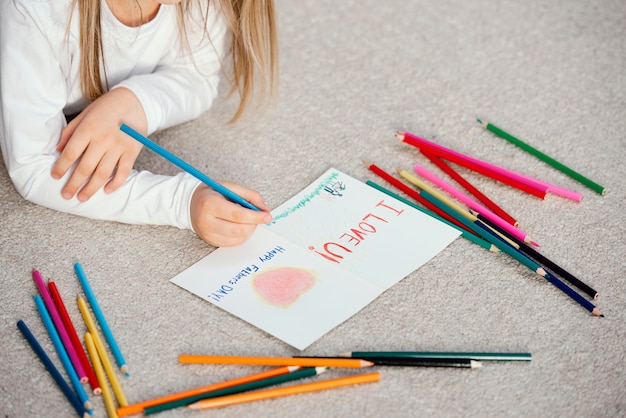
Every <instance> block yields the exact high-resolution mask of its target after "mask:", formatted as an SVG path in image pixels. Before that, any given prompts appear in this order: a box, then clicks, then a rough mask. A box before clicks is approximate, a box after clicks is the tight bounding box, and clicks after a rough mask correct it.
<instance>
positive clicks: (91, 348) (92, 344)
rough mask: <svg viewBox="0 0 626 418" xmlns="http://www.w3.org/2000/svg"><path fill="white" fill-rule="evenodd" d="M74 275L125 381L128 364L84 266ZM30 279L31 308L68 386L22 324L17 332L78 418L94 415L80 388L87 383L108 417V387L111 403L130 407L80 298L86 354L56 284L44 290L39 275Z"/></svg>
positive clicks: (111, 406) (112, 406) (112, 413)
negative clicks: (32, 289)
mask: <svg viewBox="0 0 626 418" xmlns="http://www.w3.org/2000/svg"><path fill="white" fill-rule="evenodd" d="M74 269H75V271H76V275H77V276H78V279H79V281H80V283H81V285H82V288H83V291H84V292H85V295H86V297H87V300H88V301H89V304H90V305H91V310H92V311H93V313H94V314H95V316H96V318H97V323H98V324H99V328H100V330H101V331H102V333H103V334H104V336H105V338H106V341H107V342H108V344H109V348H110V350H111V352H112V353H113V355H114V356H115V358H116V360H117V363H118V365H119V367H120V371H121V372H122V373H123V374H124V375H126V376H128V375H129V374H128V367H127V366H126V362H125V360H124V358H123V356H122V354H121V352H120V349H119V347H118V345H117V343H116V341H115V338H114V337H113V334H112V333H111V330H110V328H109V326H108V324H107V322H106V319H105V317H104V315H103V313H102V310H101V309H100V306H99V305H98V301H97V300H96V298H95V296H94V293H93V291H92V289H91V286H90V284H89V282H88V281H87V277H86V276H85V273H84V271H83V269H82V266H81V265H80V264H78V263H76V264H75V265H74ZM32 275H33V280H34V281H35V285H36V286H37V289H38V293H39V294H37V295H36V296H34V298H33V299H34V301H35V305H36V307H37V310H38V311H39V315H40V316H41V319H42V321H43V324H44V326H45V328H46V330H47V332H48V335H49V337H50V339H51V340H52V343H53V345H54V348H55V351H56V352H57V355H58V358H59V360H60V361H61V363H62V365H63V369H64V370H65V374H66V375H67V376H68V377H69V380H70V383H71V385H70V384H68V383H67V382H66V380H65V379H64V377H63V375H62V374H61V372H60V371H59V370H58V369H57V367H56V366H55V364H54V362H53V361H52V359H51V358H50V356H49V355H48V354H47V353H46V352H45V350H44V349H43V347H42V346H41V344H40V343H39V341H38V340H37V338H36V337H35V335H34V334H33V333H32V332H31V330H30V328H29V327H28V326H27V325H26V323H25V322H24V321H23V320H20V321H18V322H17V327H18V329H19V330H20V331H21V333H22V335H23V336H24V338H25V339H26V341H27V342H28V343H29V345H30V346H31V348H32V349H33V351H34V352H35V354H36V355H37V357H39V359H40V360H41V362H42V363H43V365H44V366H45V368H46V369H47V370H48V372H49V373H50V375H51V376H52V378H53V379H54V381H55V383H56V384H57V386H58V387H59V389H60V390H61V391H62V392H63V394H64V396H65V397H66V398H67V400H68V401H69V402H70V404H71V405H72V407H73V408H74V410H75V411H76V413H77V415H78V416H80V417H87V416H90V415H92V414H93V404H92V402H91V400H90V399H89V396H88V395H87V391H86V390H85V388H84V387H83V385H85V384H87V383H88V384H89V385H90V387H91V390H92V393H93V394H94V395H102V399H103V402H104V406H105V408H106V411H107V414H108V416H109V417H116V416H117V412H116V406H115V401H114V399H113V395H112V394H111V391H110V390H109V383H110V385H111V387H112V391H113V394H114V396H115V399H116V400H117V404H118V405H119V406H125V405H128V402H127V400H126V397H125V395H124V392H123V391H122V386H121V385H120V382H119V379H118V378H117V375H116V371H115V370H114V369H113V366H112V365H111V361H110V359H109V356H108V354H107V351H106V349H105V346H104V343H103V342H102V339H101V338H100V335H99V331H98V326H97V325H96V322H95V321H94V319H93V318H92V315H91V312H90V311H89V307H88V306H87V303H86V302H85V300H84V299H83V298H82V297H81V296H80V295H79V296H78V297H77V303H78V308H79V310H80V312H81V315H82V317H83V319H84V321H85V325H86V327H87V330H88V331H87V332H86V333H85V338H84V341H85V347H86V350H85V348H84V347H83V344H82V343H81V340H80V338H79V336H78V333H77V331H76V328H75V326H74V322H73V321H72V319H71V317H70V315H69V313H68V311H67V308H66V305H65V303H64V302H63V299H62V297H61V293H60V292H59V289H58V288H57V286H56V283H55V282H54V281H52V280H48V283H47V286H46V283H45V282H44V279H43V277H42V276H41V273H40V272H39V271H37V270H33V272H32ZM87 353H88V354H89V358H91V362H90V361H89V359H88V357H87ZM107 378H108V381H107Z"/></svg>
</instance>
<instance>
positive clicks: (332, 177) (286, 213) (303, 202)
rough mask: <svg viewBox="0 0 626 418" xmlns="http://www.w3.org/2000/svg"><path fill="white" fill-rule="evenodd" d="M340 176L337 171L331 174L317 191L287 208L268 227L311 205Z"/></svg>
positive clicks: (318, 186)
mask: <svg viewBox="0 0 626 418" xmlns="http://www.w3.org/2000/svg"><path fill="white" fill-rule="evenodd" d="M338 176H339V173H338V172H336V171H335V172H334V173H331V174H330V175H329V176H328V177H327V178H325V179H324V180H323V181H322V182H321V183H320V184H318V185H317V187H316V188H315V190H313V191H312V192H311V193H309V194H308V195H306V196H304V197H303V198H302V199H301V200H300V201H299V202H298V203H297V204H295V205H294V206H292V207H289V208H287V209H286V210H285V211H284V212H282V213H280V214H278V215H276V216H274V220H273V222H272V223H270V224H268V225H272V224H275V223H276V221H277V220H279V219H282V218H286V217H287V216H289V215H291V214H292V213H294V212H295V211H297V210H298V209H301V208H303V207H304V206H306V204H307V203H309V202H310V201H311V200H313V198H314V197H316V196H318V195H319V194H320V192H321V191H322V190H324V188H325V187H327V186H328V184H329V183H330V182H331V181H333V180H335V179H336V178H337V177H338Z"/></svg>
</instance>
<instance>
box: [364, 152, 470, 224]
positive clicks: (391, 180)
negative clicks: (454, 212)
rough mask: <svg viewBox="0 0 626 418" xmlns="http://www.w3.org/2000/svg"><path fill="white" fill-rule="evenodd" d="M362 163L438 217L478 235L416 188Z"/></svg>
mask: <svg viewBox="0 0 626 418" xmlns="http://www.w3.org/2000/svg"><path fill="white" fill-rule="evenodd" d="M363 164H365V166H366V167H367V168H368V169H369V170H370V171H371V172H372V173H374V174H376V175H377V176H378V177H380V178H382V179H383V180H386V181H387V182H388V183H389V184H391V185H392V186H394V187H396V188H397V189H399V190H400V191H402V192H404V193H406V194H407V195H409V196H411V197H412V198H413V199H415V200H416V201H417V202H419V203H420V204H422V205H423V206H425V207H426V208H427V209H429V210H430V211H432V212H434V213H436V214H437V215H439V216H440V217H442V218H443V219H445V220H446V221H448V222H451V223H453V224H455V225H456V226H458V227H459V228H461V229H463V230H464V231H467V232H469V233H471V234H472V235H475V236H478V235H477V234H476V233H475V232H474V231H472V230H470V229H468V228H467V227H466V226H465V225H463V224H462V223H461V222H459V221H457V220H456V219H454V218H453V217H452V216H450V215H448V214H447V213H445V212H444V211H442V210H441V209H439V208H438V207H437V206H435V205H433V204H432V203H430V202H429V201H427V200H426V199H424V198H423V197H422V196H420V194H419V192H418V191H417V190H415V189H414V188H413V187H410V186H408V185H407V184H404V183H403V182H402V181H400V180H398V179H397V178H395V177H393V176H392V175H391V174H389V173H387V172H386V171H384V170H383V169H381V168H380V167H378V166H376V165H375V164H370V163H366V162H365V161H364V162H363Z"/></svg>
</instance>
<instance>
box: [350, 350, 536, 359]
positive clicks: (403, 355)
mask: <svg viewBox="0 0 626 418" xmlns="http://www.w3.org/2000/svg"><path fill="white" fill-rule="evenodd" d="M339 356H340V357H350V358H359V359H364V358H369V359H376V358H399V359H456V360H463V359H471V360H483V361H490V360H493V361H530V360H531V359H532V355H531V354H530V353H480V352H441V351H351V352H348V353H342V354H340V355H339ZM370 361H373V360H370Z"/></svg>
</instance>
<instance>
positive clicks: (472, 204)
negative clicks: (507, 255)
mask: <svg viewBox="0 0 626 418" xmlns="http://www.w3.org/2000/svg"><path fill="white" fill-rule="evenodd" d="M414 170H415V172H416V173H417V174H419V175H420V176H422V177H424V178H425V179H426V180H428V181H430V182H431V183H433V184H434V185H436V186H438V187H439V188H441V189H443V190H445V191H446V192H448V193H449V194H451V195H452V196H454V197H455V198H457V199H458V200H460V201H461V202H463V203H465V204H466V205H467V206H468V207H469V208H470V209H473V210H475V211H477V212H478V213H480V214H481V215H482V216H484V217H485V218H487V219H489V220H490V221H491V222H493V223H494V224H496V225H497V226H499V227H500V228H502V229H503V230H505V231H506V232H508V233H510V234H511V235H513V236H514V237H516V238H518V239H519V240H521V241H524V242H526V243H530V244H532V245H534V246H537V247H538V246H539V245H538V244H537V243H536V242H534V241H533V240H532V239H531V238H530V237H529V236H528V235H526V234H525V233H524V232H523V231H520V230H519V229H517V228H515V227H514V226H513V225H511V224H510V223H508V222H507V221H505V220H504V219H502V218H501V217H499V216H498V215H496V214H495V213H493V212H492V211H490V210H489V209H487V208H486V207H484V206H483V205H481V204H480V203H478V202H476V201H475V200H474V199H472V198H471V197H469V196H467V195H466V194H464V193H463V192H461V191H460V190H459V189H457V188H455V187H454V186H452V185H451V184H450V183H448V182H446V181H445V180H443V179H441V178H439V177H437V176H436V175H435V174H433V173H432V172H430V171H428V170H427V169H426V168H424V167H422V166H421V165H419V164H415V167H414Z"/></svg>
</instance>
